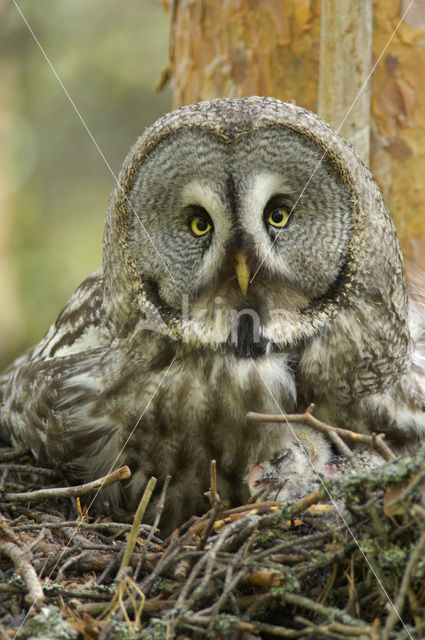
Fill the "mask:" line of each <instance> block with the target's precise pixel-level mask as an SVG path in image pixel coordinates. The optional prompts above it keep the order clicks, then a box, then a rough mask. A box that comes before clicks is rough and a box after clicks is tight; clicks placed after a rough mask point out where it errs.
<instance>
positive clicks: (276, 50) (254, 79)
mask: <svg viewBox="0 0 425 640" xmlns="http://www.w3.org/2000/svg"><path fill="white" fill-rule="evenodd" d="M409 1H410V0H374V3H373V43H372V64H374V63H375V62H376V61H377V60H378V58H380V59H379V62H378V64H377V66H376V69H375V71H374V73H373V75H372V78H371V104H372V112H371V113H372V118H371V128H372V136H371V160H370V166H371V169H372V172H373V173H374V175H375V177H376V179H377V181H378V183H379V185H380V187H381V189H382V191H383V194H384V197H385V200H386V203H387V205H388V207H389V209H390V211H391V212H392V214H393V217H394V221H395V224H396V226H397V229H398V232H399V235H400V238H401V241H402V245H403V248H404V251H405V253H406V254H408V255H410V256H413V257H415V259H416V261H417V262H420V259H421V256H423V255H424V256H425V250H424V247H425V244H424V243H425V179H424V177H423V173H424V172H425V73H424V69H425V0H415V2H414V3H413V5H412V6H411V7H410V9H409V11H408V13H407V14H406V16H405V17H404V18H403V20H402V21H401V23H400V26H399V28H398V30H397V32H396V33H395V35H393V34H394V30H395V29H396V27H397V25H398V23H399V22H400V19H401V17H402V15H403V12H404V11H405V10H406V8H407V7H408V5H409ZM320 6H321V3H320V0H286V2H285V3H283V2H281V0H220V2H219V1H218V0H174V1H172V2H171V3H170V12H171V15H170V71H171V80H172V84H173V89H174V103H175V106H180V105H182V104H188V103H191V102H196V101H198V100H205V99H210V98H213V97H225V96H227V97H229V96H230V97H243V96H246V95H253V94H257V95H273V96H275V97H277V98H280V99H281V100H286V101H295V102H296V103H297V104H299V105H301V106H303V107H306V108H307V109H311V110H312V111H315V112H317V110H318V88H319V77H318V75H319V50H320ZM423 266H425V259H424V265H423Z"/></svg>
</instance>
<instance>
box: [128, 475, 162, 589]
mask: <svg viewBox="0 0 425 640" xmlns="http://www.w3.org/2000/svg"><path fill="white" fill-rule="evenodd" d="M170 480H171V476H170V475H168V476H167V477H166V478H165V481H164V484H163V486H162V491H161V495H160V496H159V500H158V502H157V503H156V507H155V520H154V521H153V525H152V529H151V530H150V532H149V535H148V537H147V538H146V541H145V543H144V548H143V551H142V553H141V555H140V559H139V562H138V563H137V567H136V570H135V572H134V576H133V579H134V580H135V581H136V582H137V578H138V576H139V573H140V570H141V568H142V565H143V562H144V559H145V557H146V552H147V550H148V548H149V545H150V543H151V541H152V538H153V536H154V534H155V532H156V531H158V525H159V521H160V519H161V515H162V512H163V510H164V506H165V496H166V494H167V489H168V485H169V484H170Z"/></svg>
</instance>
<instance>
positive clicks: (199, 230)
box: [190, 216, 212, 236]
mask: <svg viewBox="0 0 425 640" xmlns="http://www.w3.org/2000/svg"><path fill="white" fill-rule="evenodd" d="M211 229H212V226H211V224H210V223H209V222H208V220H205V218H201V217H200V216H196V218H192V220H191V221H190V230H191V231H192V233H193V235H195V236H204V235H205V234H206V233H208V231H210V230H211Z"/></svg>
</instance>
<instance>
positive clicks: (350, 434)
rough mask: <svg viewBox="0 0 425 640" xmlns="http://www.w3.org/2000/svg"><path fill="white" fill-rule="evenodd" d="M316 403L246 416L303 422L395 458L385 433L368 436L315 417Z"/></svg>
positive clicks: (267, 419)
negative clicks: (294, 409) (293, 410)
mask: <svg viewBox="0 0 425 640" xmlns="http://www.w3.org/2000/svg"><path fill="white" fill-rule="evenodd" d="M313 409H314V404H313V403H311V404H310V405H309V406H308V407H307V409H306V410H305V412H304V413H286V414H275V415H273V414H268V413H256V412H255V411H249V412H248V413H247V414H246V417H247V418H248V419H249V420H255V421H256V422H285V423H286V422H301V423H303V424H308V425H310V427H314V428H315V429H317V430H318V431H323V432H324V433H327V434H329V433H330V432H334V433H336V434H338V435H339V436H340V437H341V438H342V439H343V440H349V441H350V442H356V443H359V442H360V443H362V444H367V445H368V446H369V447H371V448H372V449H375V451H377V452H378V453H379V454H380V455H381V456H382V457H383V458H384V460H394V459H395V455H394V454H393V452H392V451H391V449H390V448H389V447H388V445H387V444H386V443H385V442H384V437H385V435H384V434H382V433H381V434H378V435H377V434H375V433H373V434H372V435H370V436H368V435H365V434H363V433H357V432H356V431H350V430H349V429H343V428H342V427H333V426H332V425H330V424H326V422H322V421H321V420H318V419H317V418H315V417H314V416H313V414H312V412H313Z"/></svg>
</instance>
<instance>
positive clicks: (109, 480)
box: [2, 465, 131, 524]
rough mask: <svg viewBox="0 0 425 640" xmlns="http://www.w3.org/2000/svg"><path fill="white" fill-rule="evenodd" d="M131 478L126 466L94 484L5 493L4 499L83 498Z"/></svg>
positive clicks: (34, 500)
mask: <svg viewBox="0 0 425 640" xmlns="http://www.w3.org/2000/svg"><path fill="white" fill-rule="evenodd" d="M130 476H131V471H130V469H129V468H128V467H127V466H126V465H125V466H124V467H121V468H120V469H116V470H115V471H113V472H112V473H108V475H106V476H103V478H98V479H97V480H93V482H87V483H86V484H80V485H78V486H76V487H53V488H52V489H39V490H37V491H26V492H25V493H4V494H3V496H2V498H3V500H6V501H7V502H40V501H41V500H46V499H54V500H56V499H58V498H75V497H76V496H83V495H85V494H86V493H92V492H93V491H99V490H100V489H104V488H105V487H109V486H110V485H111V484H114V482H118V481H119V480H125V479H126V478H129V477H130ZM74 524H75V523H74Z"/></svg>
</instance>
